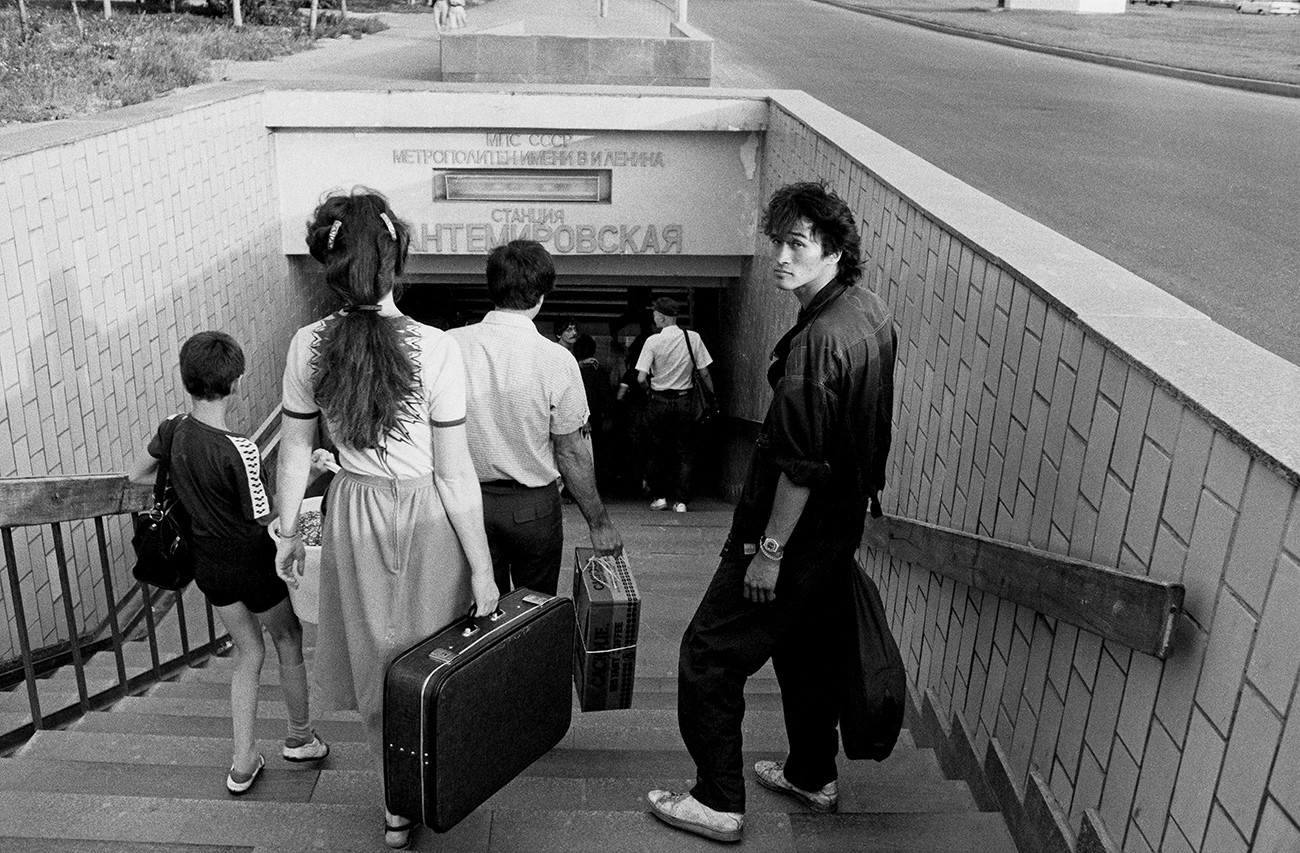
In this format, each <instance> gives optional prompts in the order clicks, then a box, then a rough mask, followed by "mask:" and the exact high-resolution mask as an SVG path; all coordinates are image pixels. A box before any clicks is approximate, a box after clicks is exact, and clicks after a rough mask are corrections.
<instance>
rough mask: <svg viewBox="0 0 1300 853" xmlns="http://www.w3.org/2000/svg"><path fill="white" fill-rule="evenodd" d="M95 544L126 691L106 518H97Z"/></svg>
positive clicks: (119, 678) (119, 677) (119, 675)
mask: <svg viewBox="0 0 1300 853" xmlns="http://www.w3.org/2000/svg"><path fill="white" fill-rule="evenodd" d="M95 544H96V545H98V546H99V566H100V569H101V571H102V572H103V575H104V601H105V602H106V603H107V606H108V626H109V628H110V629H111V630H112V633H113V658H114V660H115V661H116V663H117V683H118V684H119V685H121V687H122V689H123V690H125V689H126V681H127V679H126V659H125V658H124V657H123V656H122V626H121V624H120V623H119V622H118V619H117V596H116V595H115V594H114V592H113V572H112V570H111V569H110V568H109V565H108V536H107V535H106V534H105V533H104V517H103V516H102V515H97V516H95Z"/></svg>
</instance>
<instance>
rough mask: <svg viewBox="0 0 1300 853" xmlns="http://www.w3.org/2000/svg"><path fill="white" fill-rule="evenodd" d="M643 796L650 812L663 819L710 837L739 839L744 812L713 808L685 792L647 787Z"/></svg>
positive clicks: (743, 824) (743, 821)
mask: <svg viewBox="0 0 1300 853" xmlns="http://www.w3.org/2000/svg"><path fill="white" fill-rule="evenodd" d="M646 798H647V799H649V800H650V812H651V814H653V815H654V816H655V817H657V818H659V819H660V820H662V821H663V822H664V823H666V824H668V825H669V826H675V827H677V828H678V829H684V830H686V831H687V832H693V833H695V834H696V835H703V836H704V837H705V838H712V839H713V840H714V841H739V840H740V836H741V834H742V833H743V832H744V830H745V816H744V815H743V814H741V813H740V812H720V811H716V810H714V809H711V808H709V807H708V806H706V805H704V803H701V802H700V801H699V800H697V799H695V798H694V797H692V796H691V795H690V794H689V793H683V794H674V793H672V792H671V791H651V792H650V793H649V794H647V795H646Z"/></svg>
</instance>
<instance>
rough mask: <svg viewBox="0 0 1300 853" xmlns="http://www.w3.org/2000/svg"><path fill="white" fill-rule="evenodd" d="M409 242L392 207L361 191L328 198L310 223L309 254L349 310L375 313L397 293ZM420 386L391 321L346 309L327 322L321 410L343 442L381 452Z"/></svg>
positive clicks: (320, 359) (319, 374)
mask: <svg viewBox="0 0 1300 853" xmlns="http://www.w3.org/2000/svg"><path fill="white" fill-rule="evenodd" d="M380 214H383V216H381V215H380ZM385 216H386V217H387V222H386V221H385V219H384V217H385ZM335 223H340V224H338V225H337V226H336V225H335ZM389 223H391V224H392V231H391V232H390V231H389ZM410 241H411V230H410V226H408V225H407V224H406V223H405V222H403V221H402V220H401V219H398V218H397V215H396V214H395V213H393V210H392V208H391V207H389V206H388V199H386V198H384V196H383V195H382V194H380V193H378V192H375V191H374V190H370V189H366V188H364V187H361V188H357V189H356V190H353V191H352V192H351V193H339V194H334V195H330V196H328V197H327V198H326V199H325V200H324V201H322V202H321V203H320V205H319V206H317V208H316V211H315V213H314V214H313V215H312V218H311V221H310V222H308V223H307V248H308V250H309V251H310V252H311V256H312V257H313V258H315V259H316V260H318V261H320V262H321V263H322V264H324V265H325V282H326V284H328V285H329V287H330V290H332V291H334V293H335V294H336V295H338V297H339V298H340V299H342V300H343V303H344V305H345V306H357V305H366V306H373V305H374V304H376V303H377V302H379V300H380V299H382V298H384V296H386V295H387V294H388V293H389V292H390V291H392V290H394V288H396V287H398V276H400V275H401V274H402V269H403V267H404V266H405V264H406V254H407V251H408V249H409V248H410ZM399 292H400V291H399ZM415 383H416V375H415V362H414V361H413V360H412V358H411V354H410V352H409V350H408V347H407V346H406V345H405V343H404V342H403V335H402V331H401V329H400V328H399V327H398V324H397V323H395V322H394V320H393V319H391V318H388V317H382V316H380V315H379V313H378V312H377V311H374V310H354V309H352V308H350V307H345V308H344V309H343V311H342V313H341V314H340V315H339V316H337V317H333V318H331V319H330V320H329V321H328V323H327V325H326V328H325V331H324V333H323V335H322V341H321V348H320V352H319V354H318V356H317V362H316V403H317V405H319V406H320V407H321V410H322V411H324V412H325V413H326V414H327V415H328V416H329V417H330V419H331V420H332V421H334V422H335V423H337V424H338V425H339V434H338V435H337V436H335V438H336V439H337V440H338V441H340V442H342V443H344V444H348V445H351V446H352V447H357V448H374V447H379V446H380V444H381V442H382V441H383V438H384V436H385V435H387V434H388V433H389V432H391V431H394V430H395V429H396V428H397V427H398V424H399V422H400V421H401V417H402V415H404V414H406V413H407V412H408V410H409V409H410V406H411V394H412V391H413V389H414V387H415Z"/></svg>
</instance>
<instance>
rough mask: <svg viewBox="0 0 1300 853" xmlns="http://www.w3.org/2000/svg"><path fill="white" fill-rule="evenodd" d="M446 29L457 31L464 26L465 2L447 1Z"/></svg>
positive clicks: (462, 0)
mask: <svg viewBox="0 0 1300 853" xmlns="http://www.w3.org/2000/svg"><path fill="white" fill-rule="evenodd" d="M447 7H448V8H447V29H449V30H458V29H460V28H461V27H463V26H465V23H466V21H465V0H447Z"/></svg>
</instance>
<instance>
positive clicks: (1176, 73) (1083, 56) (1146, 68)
mask: <svg viewBox="0 0 1300 853" xmlns="http://www.w3.org/2000/svg"><path fill="white" fill-rule="evenodd" d="M814 2H817V3H821V4H823V5H825V6H834V7H836V8H839V9H844V10H845V11H849V12H858V13H860V14H863V15H871V16H872V17H876V18H883V19H885V20H887V21H893V22H895V23H898V24H908V25H909V26H914V27H920V28H922V29H926V30H933V31H935V32H938V33H944V34H946V35H952V36H962V37H963V38H969V39H975V40H976V41H986V42H991V43H992V44H1000V45H1002V46H1004V47H1015V48H1019V49H1021V50H1031V51H1034V52H1035V53H1046V54H1049V55H1051V56H1060V57H1063V58H1065V59H1074V60H1078V61H1080V62H1092V63H1094V64H1097V65H1108V66H1110V67H1112V68H1123V69H1126V70H1128V71H1139V72H1142V73H1144V74H1155V75H1158V76H1161V77H1173V78H1176V79H1179V80H1188V81H1191V82H1194V83H1204V84H1206V85H1209V86H1221V87H1223V88H1227V89H1241V90H1243V91H1247V92H1259V93H1261V94H1265V95H1278V96H1280V97H1284V98H1300V84H1296V83H1282V82H1278V81H1274V80H1257V79H1254V78H1251V77H1233V76H1231V75H1227V74H1214V73H1211V72H1209V71H1196V70H1194V69H1191V68H1177V67H1175V66H1172V65H1161V64H1160V63H1158V62H1144V61H1143V60H1140V59H1125V58H1123V57H1120V56H1108V55H1106V54H1103V53H1092V52H1090V51H1086V50H1072V49H1070V48H1068V47H1054V46H1052V45H1045V44H1038V43H1036V42H1029V41H1022V40H1021V39H1015V38H1010V37H1009V36H999V35H994V34H992V33H980V32H976V31H974V30H967V29H963V28H961V27H953V26H949V25H947V24H938V23H935V22H933V21H925V20H922V19H920V18H913V17H911V16H909V15H900V14H898V13H897V12H887V11H884V10H882V9H874V8H871V7H867V6H859V5H856V4H854V3H849V2H843V0H814Z"/></svg>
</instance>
